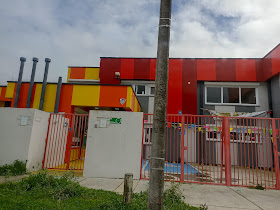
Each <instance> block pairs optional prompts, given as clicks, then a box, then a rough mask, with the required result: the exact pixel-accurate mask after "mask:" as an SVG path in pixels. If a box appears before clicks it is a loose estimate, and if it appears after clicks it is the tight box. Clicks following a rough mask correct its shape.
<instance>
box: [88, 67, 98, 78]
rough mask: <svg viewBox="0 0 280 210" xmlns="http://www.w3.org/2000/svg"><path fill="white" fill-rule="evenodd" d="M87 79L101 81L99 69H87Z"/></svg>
mask: <svg viewBox="0 0 280 210" xmlns="http://www.w3.org/2000/svg"><path fill="white" fill-rule="evenodd" d="M85 79H94V80H99V68H86V73H85Z"/></svg>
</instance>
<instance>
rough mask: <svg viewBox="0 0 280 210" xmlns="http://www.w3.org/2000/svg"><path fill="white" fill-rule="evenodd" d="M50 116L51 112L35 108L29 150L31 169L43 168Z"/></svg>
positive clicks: (28, 166)
mask: <svg viewBox="0 0 280 210" xmlns="http://www.w3.org/2000/svg"><path fill="white" fill-rule="evenodd" d="M49 116H50V113H47V112H43V111H40V110H35V113H34V119H33V126H32V133H31V137H30V145H29V150H28V161H27V169H28V170H29V171H37V170H39V169H41V168H42V160H43V158H44V152H45V142H46V137H47V132H48V122H49Z"/></svg>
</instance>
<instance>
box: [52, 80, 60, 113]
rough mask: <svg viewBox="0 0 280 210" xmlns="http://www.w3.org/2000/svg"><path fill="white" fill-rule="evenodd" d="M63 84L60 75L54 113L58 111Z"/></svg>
mask: <svg viewBox="0 0 280 210" xmlns="http://www.w3.org/2000/svg"><path fill="white" fill-rule="evenodd" d="M61 85H62V77H59V78H58V83H57V90H56V99H55V106H54V113H58V108H59V101H60V92H61Z"/></svg>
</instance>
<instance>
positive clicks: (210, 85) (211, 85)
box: [204, 82, 260, 106]
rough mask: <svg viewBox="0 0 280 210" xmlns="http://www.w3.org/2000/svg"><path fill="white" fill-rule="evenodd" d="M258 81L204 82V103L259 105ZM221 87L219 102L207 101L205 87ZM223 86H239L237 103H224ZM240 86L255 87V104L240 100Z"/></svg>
mask: <svg viewBox="0 0 280 210" xmlns="http://www.w3.org/2000/svg"><path fill="white" fill-rule="evenodd" d="M259 85H260V84H259V83H210V82H209V83H205V89H204V92H205V104H207V105H226V106H259V90H258V86H259ZM208 87H216V88H221V103H212V102H208V101H207V88H208ZM224 88H239V103H224V98H223V93H224V92H223V91H224ZM241 88H255V94H256V104H245V103H242V102H241Z"/></svg>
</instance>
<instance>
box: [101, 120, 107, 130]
mask: <svg viewBox="0 0 280 210" xmlns="http://www.w3.org/2000/svg"><path fill="white" fill-rule="evenodd" d="M99 127H100V128H107V119H106V118H101V119H100V121H99Z"/></svg>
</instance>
